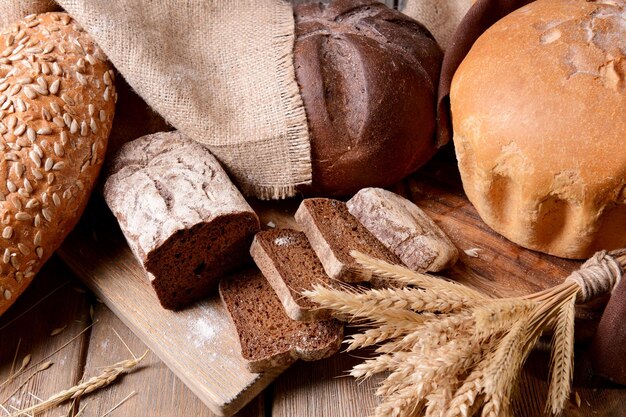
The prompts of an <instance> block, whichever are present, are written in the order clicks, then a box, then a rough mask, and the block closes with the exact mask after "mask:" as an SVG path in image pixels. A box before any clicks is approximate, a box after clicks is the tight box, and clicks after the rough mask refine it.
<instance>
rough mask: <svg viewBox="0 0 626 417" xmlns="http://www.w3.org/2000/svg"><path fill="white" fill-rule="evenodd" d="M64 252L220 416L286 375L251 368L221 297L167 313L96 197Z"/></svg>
mask: <svg viewBox="0 0 626 417" xmlns="http://www.w3.org/2000/svg"><path fill="white" fill-rule="evenodd" d="M59 253H60V256H61V258H62V259H63V260H64V261H65V262H66V263H67V264H68V265H69V267H70V268H71V269H72V270H73V271H74V272H75V273H76V274H77V275H78V276H79V277H80V278H81V279H82V280H83V282H85V284H86V285H87V286H88V287H89V288H90V289H91V290H92V291H93V292H94V293H95V294H96V295H97V296H98V297H99V298H100V299H101V300H103V301H104V303H105V304H106V305H107V306H108V307H109V308H110V309H111V310H113V312H114V313H115V314H116V315H117V316H118V317H120V318H121V319H122V321H123V322H124V323H125V324H126V325H127V326H128V327H130V328H131V330H132V331H133V332H134V333H135V334H136V335H137V336H138V337H139V338H140V339H141V340H142V341H143V342H144V343H146V345H148V347H149V348H150V349H151V350H152V351H154V353H155V354H156V355H157V356H158V357H159V358H160V359H161V360H162V361H163V362H165V364H166V365H167V366H168V367H169V368H170V369H171V370H172V371H173V372H174V373H175V374H176V375H177V376H178V377H179V378H180V379H181V380H182V381H183V382H184V383H185V384H186V385H187V386H188V387H189V388H190V389H191V390H192V391H193V392H194V393H195V394H196V395H197V396H198V397H199V398H200V399H201V400H202V401H203V402H204V403H205V404H206V405H207V406H208V407H209V408H210V409H211V410H212V411H213V412H214V413H215V414H218V415H232V414H234V413H236V412H237V411H238V410H239V409H241V408H242V407H243V406H244V405H245V404H246V403H248V402H249V401H250V400H251V399H252V398H254V397H255V396H256V395H257V394H259V393H260V392H261V391H262V390H263V389H264V388H265V387H266V386H267V385H268V384H269V383H270V382H271V381H272V380H273V379H274V378H275V377H276V376H277V375H278V374H279V373H280V372H281V371H282V369H277V370H275V371H272V372H268V373H264V374H252V373H250V372H248V371H247V370H246V367H245V363H244V361H243V359H242V358H241V355H240V351H239V341H238V338H237V333H236V331H235V329H234V326H233V324H232V322H231V321H230V319H229V318H228V315H227V313H226V311H225V309H224V307H223V306H222V303H221V301H220V299H219V296H218V295H217V294H213V295H212V296H210V297H209V298H208V299H206V300H205V301H202V302H199V303H196V304H194V305H193V306H192V307H189V308H187V309H185V310H183V311H180V312H173V311H169V310H164V309H163V308H162V307H161V306H160V305H159V302H158V300H157V298H156V295H155V294H154V292H153V290H152V288H151V287H150V285H149V283H148V278H147V277H146V275H145V272H144V271H143V269H142V268H141V267H140V265H139V263H138V262H137V260H136V259H135V258H134V257H133V255H132V254H131V252H130V250H129V249H128V246H127V245H126V243H125V241H124V239H123V237H122V235H121V232H120V231H119V228H118V227H117V225H116V224H115V222H114V219H113V217H112V215H111V213H110V212H109V211H108V209H106V208H105V206H104V203H103V201H102V200H101V199H100V198H99V197H97V198H96V201H92V204H91V205H90V208H89V209H88V211H87V213H86V215H85V216H83V219H82V220H81V223H80V225H79V226H78V227H77V228H76V230H75V231H74V232H73V233H72V234H71V235H70V236H69V237H68V239H67V240H66V241H65V243H64V245H63V247H62V248H61V249H60V250H59Z"/></svg>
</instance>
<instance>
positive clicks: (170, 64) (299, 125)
mask: <svg viewBox="0 0 626 417" xmlns="http://www.w3.org/2000/svg"><path fill="white" fill-rule="evenodd" d="M58 3H59V4H60V5H61V6H62V7H63V8H64V9H65V10H66V11H67V12H68V13H70V14H71V15H72V16H73V17H74V18H75V19H76V20H77V21H78V22H79V23H80V24H81V25H82V26H83V27H84V28H85V29H86V30H87V31H88V32H89V33H90V34H91V35H92V36H93V37H94V39H95V40H96V42H97V43H98V44H99V45H100V47H101V48H102V49H103V50H104V51H105V53H106V54H107V56H108V57H109V59H110V60H111V61H112V62H113V64H114V65H115V67H116V68H117V69H118V70H119V71H120V72H121V73H122V74H123V76H124V78H125V79H126V80H127V81H128V83H129V84H130V85H131V86H132V87H133V89H135V90H136V91H137V92H138V94H139V95H141V97H142V98H143V99H144V100H145V101H146V102H147V103H148V104H149V105H150V106H152V107H153V108H154V109H155V110H156V111H158V112H159V113H160V114H161V115H162V116H163V117H164V118H165V119H166V120H167V121H168V122H169V123H170V124H171V125H173V126H174V127H176V128H177V129H178V130H180V131H181V132H183V133H185V134H186V135H188V136H190V137H191V138H193V139H195V140H197V141H199V142H201V143H203V144H205V145H206V146H207V147H208V148H209V149H210V150H211V152H212V153H213V154H214V155H215V156H216V157H217V158H219V160H220V161H221V162H222V163H223V164H224V165H225V167H226V168H227V169H228V170H229V172H230V174H231V175H232V176H233V177H234V179H235V180H236V181H237V182H238V184H239V185H240V187H241V188H242V191H243V192H244V193H246V194H248V195H253V196H257V197H259V198H264V199H268V198H284V197H288V196H292V195H293V194H295V189H296V186H298V185H299V184H307V183H309V182H310V181H311V162H310V147H309V138H308V126H307V121H306V114H305V112H304V107H303V104H302V100H301V98H300V94H299V89H298V85H297V83H296V81H295V73H294V68H293V58H292V50H293V42H294V22H293V16H292V8H291V5H290V4H289V3H288V2H286V1H281V0H237V1H233V0H107V1H101V0H59V1H58ZM138 122H139V123H141V121H138Z"/></svg>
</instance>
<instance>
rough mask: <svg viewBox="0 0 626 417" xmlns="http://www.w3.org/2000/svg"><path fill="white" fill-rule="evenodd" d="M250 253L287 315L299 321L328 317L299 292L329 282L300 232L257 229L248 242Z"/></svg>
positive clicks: (304, 236)
mask: <svg viewBox="0 0 626 417" xmlns="http://www.w3.org/2000/svg"><path fill="white" fill-rule="evenodd" d="M250 254H251V255H252V258H253V259H254V262H255V263H256V264H257V266H258V267H259V269H260V270H261V272H263V275H265V278H267V280H268V281H269V283H270V285H271V286H272V288H274V291H275V292H276V295H278V298H279V299H280V301H281V302H282V303H283V306H284V307H285V311H286V312H287V315H288V316H289V317H291V318H292V319H294V320H301V321H312V320H324V319H329V318H330V311H328V310H326V309H322V308H320V307H319V306H318V305H317V304H316V303H314V302H313V301H311V300H309V299H308V298H306V297H304V296H303V295H302V292H303V291H305V290H310V289H312V287H313V284H322V285H330V284H331V279H330V278H329V277H328V275H327V274H326V272H324V267H323V266H322V264H321V262H320V260H319V258H318V257H317V255H316V254H315V251H314V250H313V248H312V247H311V244H310V243H309V240H308V239H307V237H306V235H305V234H304V233H302V232H298V231H296V230H292V229H274V230H266V231H263V232H259V233H257V234H256V236H255V237H254V240H253V241H252V246H251V247H250Z"/></svg>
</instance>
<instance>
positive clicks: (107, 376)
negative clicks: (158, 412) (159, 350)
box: [11, 351, 148, 417]
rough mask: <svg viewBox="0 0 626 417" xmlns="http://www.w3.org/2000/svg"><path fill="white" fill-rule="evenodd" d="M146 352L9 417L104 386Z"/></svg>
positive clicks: (54, 404) (135, 364) (41, 410)
mask: <svg viewBox="0 0 626 417" xmlns="http://www.w3.org/2000/svg"><path fill="white" fill-rule="evenodd" d="M147 354H148V351H146V352H145V353H144V354H143V355H141V356H140V357H138V358H133V359H128V360H125V361H122V362H118V363H116V364H114V365H111V366H108V367H106V368H104V370H103V371H102V373H101V374H100V375H98V376H94V377H92V378H89V379H88V380H87V381H85V382H83V383H81V384H78V385H76V386H73V387H72V388H69V389H66V390H64V391H61V392H59V393H57V394H54V395H53V396H51V397H50V398H48V399H47V400H45V401H42V402H41V403H39V404H36V405H34V406H32V407H28V408H26V409H24V410H20V411H18V412H16V413H15V414H13V415H12V416H11V417H18V416H21V415H29V414H33V415H34V414H37V413H41V412H43V411H46V410H49V409H51V408H53V407H56V406H57V405H60V404H62V403H64V402H65V401H68V400H71V399H75V398H78V397H81V396H83V395H86V394H89V393H91V392H93V391H96V390H98V389H100V388H103V387H106V386H107V385H109V384H111V383H112V382H113V381H115V380H116V379H117V378H118V377H119V376H120V375H122V374H125V373H128V372H130V371H131V370H132V369H133V368H135V366H137V365H138V364H139V362H141V361H142V360H143V359H144V358H145V357H146V355H147Z"/></svg>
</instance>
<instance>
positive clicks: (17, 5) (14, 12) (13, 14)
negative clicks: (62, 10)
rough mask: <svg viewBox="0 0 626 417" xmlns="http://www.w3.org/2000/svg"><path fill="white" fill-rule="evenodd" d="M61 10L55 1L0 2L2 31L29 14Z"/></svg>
mask: <svg viewBox="0 0 626 417" xmlns="http://www.w3.org/2000/svg"><path fill="white" fill-rule="evenodd" d="M57 9H59V6H58V5H57V4H56V3H55V2H54V0H19V1H18V0H0V29H1V28H4V27H8V26H9V25H10V24H11V23H13V22H14V21H16V20H19V19H21V18H23V17H26V16H28V15H29V14H34V13H45V12H51V11H54V10H57Z"/></svg>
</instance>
